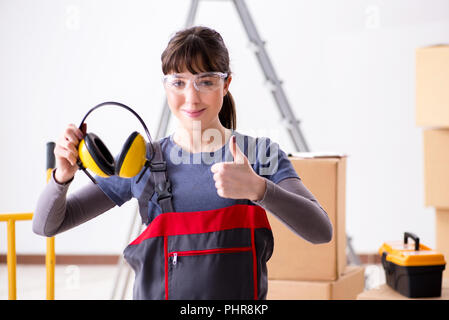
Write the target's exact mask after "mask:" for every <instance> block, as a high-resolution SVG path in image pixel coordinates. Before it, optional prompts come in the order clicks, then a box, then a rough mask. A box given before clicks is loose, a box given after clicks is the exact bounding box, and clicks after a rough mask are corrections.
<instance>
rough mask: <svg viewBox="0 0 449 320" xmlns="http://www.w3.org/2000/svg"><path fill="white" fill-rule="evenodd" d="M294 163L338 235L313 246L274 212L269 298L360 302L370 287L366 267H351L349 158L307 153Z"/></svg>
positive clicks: (294, 158)
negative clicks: (347, 211)
mask: <svg viewBox="0 0 449 320" xmlns="http://www.w3.org/2000/svg"><path fill="white" fill-rule="evenodd" d="M289 160H290V161H291V163H292V165H293V167H294V168H295V170H296V172H297V173H298V175H299V177H300V178H301V179H302V182H303V183H304V185H305V186H306V187H307V188H308V189H309V191H310V192H311V193H312V194H313V195H314V196H315V198H316V199H317V200H318V202H319V203H320V205H321V206H322V207H323V209H324V210H325V211H326V213H327V214H328V215H329V218H330V220H331V222H332V226H333V236H332V240H331V241H330V242H329V243H326V244H311V243H309V242H307V241H306V240H304V239H302V238H301V237H300V236H298V235H297V234H295V233H294V232H293V231H292V230H291V229H289V228H288V227H287V226H285V225H284V224H283V222H281V221H280V220H279V219H278V218H277V217H276V216H274V215H272V214H270V213H269V214H268V219H269V221H270V225H271V228H272V230H273V235H274V252H273V255H272V257H271V259H270V260H269V261H268V279H269V284H268V295H267V299H286V300H287V299H294V300H296V299H298V300H299V299H355V298H356V297H357V294H358V293H360V292H361V291H363V288H364V268H363V267H349V266H346V225H345V200H346V199H345V198H346V157H345V156H341V155H326V156H324V155H320V156H317V155H314V154H312V153H301V154H295V156H294V157H290V158H289Z"/></svg>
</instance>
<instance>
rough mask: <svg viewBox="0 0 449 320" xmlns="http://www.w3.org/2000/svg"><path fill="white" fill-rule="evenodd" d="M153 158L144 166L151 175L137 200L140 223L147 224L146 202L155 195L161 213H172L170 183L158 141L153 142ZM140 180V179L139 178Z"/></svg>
mask: <svg viewBox="0 0 449 320" xmlns="http://www.w3.org/2000/svg"><path fill="white" fill-rule="evenodd" d="M153 149H154V156H153V159H152V160H151V162H149V163H148V164H146V166H147V167H148V168H150V171H151V174H150V177H149V178H148V180H147V183H146V185H145V187H144V189H143V191H142V193H141V195H140V196H139V198H138V203H139V212H140V216H141V218H142V222H143V223H145V224H148V202H149V201H150V200H151V198H152V197H153V194H154V192H156V193H157V195H158V197H157V202H158V203H159V205H160V206H161V209H162V212H174V209H173V203H172V197H173V195H172V193H171V191H172V189H171V183H170V180H169V179H168V175H167V163H166V162H165V161H164V156H163V154H162V149H161V145H160V143H159V142H158V141H154V142H153ZM139 179H140V178H139Z"/></svg>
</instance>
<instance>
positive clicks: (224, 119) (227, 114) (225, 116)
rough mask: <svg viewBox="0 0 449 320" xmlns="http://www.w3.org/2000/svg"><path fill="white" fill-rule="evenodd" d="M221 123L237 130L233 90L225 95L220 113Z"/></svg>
mask: <svg viewBox="0 0 449 320" xmlns="http://www.w3.org/2000/svg"><path fill="white" fill-rule="evenodd" d="M218 118H219V119H220V122H221V124H222V125H223V127H225V128H226V129H232V130H235V129H236V128H237V117H236V112H235V102H234V98H233V97H232V94H231V92H229V91H228V93H227V94H226V95H225V96H224V97H223V106H222V107H221V110H220V113H219V114H218Z"/></svg>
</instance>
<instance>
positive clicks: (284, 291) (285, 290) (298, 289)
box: [267, 266, 365, 300]
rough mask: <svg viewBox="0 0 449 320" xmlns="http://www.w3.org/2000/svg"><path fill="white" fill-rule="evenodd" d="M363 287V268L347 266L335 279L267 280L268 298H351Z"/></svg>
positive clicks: (361, 290)
mask: <svg viewBox="0 0 449 320" xmlns="http://www.w3.org/2000/svg"><path fill="white" fill-rule="evenodd" d="M364 287H365V268H363V267H359V266H348V267H347V268H346V270H345V272H344V273H343V274H342V276H341V277H340V278H339V279H338V280H335V281H291V280H268V294H267V299H268V300H350V299H351V300H353V299H356V297H357V295H358V294H359V293H361V292H363V289H364Z"/></svg>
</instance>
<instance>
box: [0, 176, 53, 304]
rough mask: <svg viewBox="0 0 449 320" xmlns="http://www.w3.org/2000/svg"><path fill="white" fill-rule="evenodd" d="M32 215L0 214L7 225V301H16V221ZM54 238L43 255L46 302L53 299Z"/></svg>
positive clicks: (49, 241) (29, 217) (48, 177)
mask: <svg viewBox="0 0 449 320" xmlns="http://www.w3.org/2000/svg"><path fill="white" fill-rule="evenodd" d="M51 171H52V169H51V168H48V169H47V182H48V180H49V179H50V178H51ZM32 219H33V213H32V212H26V213H0V222H1V221H5V222H6V224H7V241H8V245H7V253H6V263H7V265H8V299H9V300H16V299H17V286H16V265H17V256H16V221H18V220H19V221H20V220H32ZM55 264H56V261H55V238H54V237H48V238H47V251H46V254H45V268H46V273H47V300H54V299H55Z"/></svg>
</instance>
